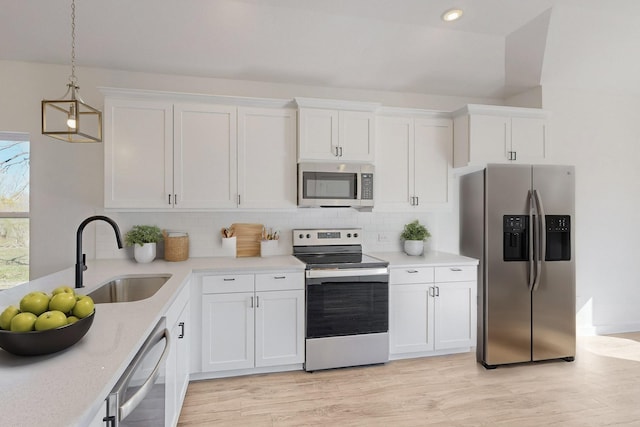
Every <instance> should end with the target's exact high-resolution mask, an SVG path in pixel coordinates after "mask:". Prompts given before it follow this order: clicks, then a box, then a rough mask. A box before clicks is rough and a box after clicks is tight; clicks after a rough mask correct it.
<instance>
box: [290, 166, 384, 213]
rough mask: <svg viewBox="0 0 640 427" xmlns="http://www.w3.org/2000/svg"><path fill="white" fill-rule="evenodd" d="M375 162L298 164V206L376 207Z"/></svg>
mask: <svg viewBox="0 0 640 427" xmlns="http://www.w3.org/2000/svg"><path fill="white" fill-rule="evenodd" d="M373 169H374V168H373V165H371V164H366V163H298V206H300V207H352V208H359V209H361V208H365V209H371V208H372V207H373V172H374V170H373Z"/></svg>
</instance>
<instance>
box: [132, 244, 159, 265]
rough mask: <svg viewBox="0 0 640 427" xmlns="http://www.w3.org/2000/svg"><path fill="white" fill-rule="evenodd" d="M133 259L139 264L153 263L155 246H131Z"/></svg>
mask: <svg viewBox="0 0 640 427" xmlns="http://www.w3.org/2000/svg"><path fill="white" fill-rule="evenodd" d="M133 257H134V258H135V259H136V261H138V262H139V263H141V264H145V263H148V262H151V261H153V260H154V259H156V244H155V243H145V244H144V245H142V246H140V245H133Z"/></svg>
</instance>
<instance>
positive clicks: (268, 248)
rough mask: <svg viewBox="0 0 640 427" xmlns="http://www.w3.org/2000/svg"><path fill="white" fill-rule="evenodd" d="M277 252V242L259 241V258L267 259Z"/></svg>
mask: <svg viewBox="0 0 640 427" xmlns="http://www.w3.org/2000/svg"><path fill="white" fill-rule="evenodd" d="M277 252H278V241H277V240H261V241H260V256H261V257H268V256H274V255H276V254H277Z"/></svg>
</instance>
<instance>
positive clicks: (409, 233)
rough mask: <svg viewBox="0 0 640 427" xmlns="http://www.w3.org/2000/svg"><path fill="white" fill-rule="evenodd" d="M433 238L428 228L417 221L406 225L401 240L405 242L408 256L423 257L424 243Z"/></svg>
mask: <svg viewBox="0 0 640 427" xmlns="http://www.w3.org/2000/svg"><path fill="white" fill-rule="evenodd" d="M429 237H431V233H429V230H427V228H426V227H425V226H424V225H422V224H420V222H419V221H418V220H417V219H416V220H415V221H413V222H410V223H409V224H405V226H404V230H402V234H400V238H401V239H403V240H404V251H405V252H406V253H407V255H414V256H415V255H421V254H422V252H423V251H424V241H425V240H426V239H428V238H429Z"/></svg>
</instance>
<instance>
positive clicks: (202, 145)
mask: <svg viewBox="0 0 640 427" xmlns="http://www.w3.org/2000/svg"><path fill="white" fill-rule="evenodd" d="M174 116H175V117H174V120H175V133H174V167H175V169H174V170H175V173H174V187H175V190H174V198H175V199H174V203H175V206H176V207H178V208H228V207H235V206H236V203H237V202H236V201H237V175H238V173H237V147H236V145H237V134H236V107H227V106H219V105H205V104H177V105H176V106H175V109H174Z"/></svg>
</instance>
